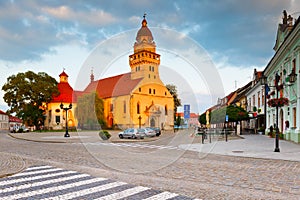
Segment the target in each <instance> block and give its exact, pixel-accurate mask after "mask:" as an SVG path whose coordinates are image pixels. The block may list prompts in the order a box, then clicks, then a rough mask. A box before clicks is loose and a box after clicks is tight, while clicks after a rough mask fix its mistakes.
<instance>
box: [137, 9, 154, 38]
mask: <svg viewBox="0 0 300 200" xmlns="http://www.w3.org/2000/svg"><path fill="white" fill-rule="evenodd" d="M136 41H137V42H138V43H141V42H148V43H152V42H153V36H152V33H151V31H150V29H149V28H148V26H147V20H146V14H144V19H143V21H142V27H141V28H140V29H139V31H138V32H137V35H136Z"/></svg>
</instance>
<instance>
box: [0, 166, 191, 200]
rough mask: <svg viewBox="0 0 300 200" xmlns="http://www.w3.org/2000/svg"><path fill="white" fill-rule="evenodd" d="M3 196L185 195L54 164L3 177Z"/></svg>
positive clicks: (0, 184)
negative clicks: (55, 166)
mask: <svg viewBox="0 0 300 200" xmlns="http://www.w3.org/2000/svg"><path fill="white" fill-rule="evenodd" d="M0 198H1V199H2V200H6V199H7V200H12V199H18V200H21V199H52V200H54V199H64V200H66V199H127V200H130V199H132V200H134V199H146V200H155V199H160V200H164V199H170V200H171V199H173V200H175V199H185V200H192V199H193V198H189V197H186V196H182V195H179V194H175V193H171V192H167V191H159V190H153V189H151V188H149V187H142V186H135V185H132V184H128V183H125V182H120V181H114V180H111V179H106V178H95V177H92V176H90V175H88V174H83V173H78V172H76V171H70V170H65V169H61V168H54V167H51V166H46V165H43V166H33V167H29V168H28V169H27V170H25V171H24V172H22V173H19V174H16V175H13V176H11V177H8V178H4V179H1V180H0Z"/></svg>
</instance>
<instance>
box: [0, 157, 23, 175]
mask: <svg viewBox="0 0 300 200" xmlns="http://www.w3.org/2000/svg"><path fill="white" fill-rule="evenodd" d="M25 168H26V165H25V161H24V159H23V158H22V157H21V156H18V155H16V154H12V153H5V152H0V169H1V170H0V178H2V177H5V176H9V175H12V174H15V173H18V172H21V171H22V170H24V169H25Z"/></svg>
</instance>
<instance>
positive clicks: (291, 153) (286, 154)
mask: <svg viewBox="0 0 300 200" xmlns="http://www.w3.org/2000/svg"><path fill="white" fill-rule="evenodd" d="M241 136H242V137H243V138H244V139H239V140H228V142H225V141H224V140H219V141H212V143H209V142H208V141H207V140H206V141H205V144H199V143H197V144H182V145H180V146H179V147H180V148H183V149H186V150H190V151H197V152H201V153H212V154H219V155H228V156H241V157H251V158H266V159H280V160H289V161H298V162H300V144H296V143H293V142H290V141H285V140H279V148H280V152H274V149H275V138H270V137H268V136H265V135H241Z"/></svg>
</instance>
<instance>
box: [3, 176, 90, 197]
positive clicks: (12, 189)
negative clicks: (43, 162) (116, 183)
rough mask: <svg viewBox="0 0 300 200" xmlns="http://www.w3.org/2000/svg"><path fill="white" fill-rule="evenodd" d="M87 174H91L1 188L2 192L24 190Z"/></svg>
mask: <svg viewBox="0 0 300 200" xmlns="http://www.w3.org/2000/svg"><path fill="white" fill-rule="evenodd" d="M87 176H89V175H88V174H79V175H73V176H69V177H64V178H57V179H52V180H45V181H41V182H35V183H32V184H24V185H20V186H13V187H9V188H5V189H2V190H0V194H1V193H5V192H11V191H14V190H23V189H26V188H30V187H36V186H42V185H46V184H52V183H58V182H62V181H67V180H73V179H78V178H83V177H87Z"/></svg>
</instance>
